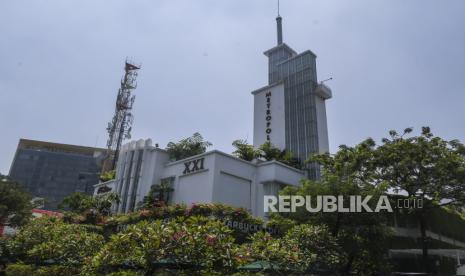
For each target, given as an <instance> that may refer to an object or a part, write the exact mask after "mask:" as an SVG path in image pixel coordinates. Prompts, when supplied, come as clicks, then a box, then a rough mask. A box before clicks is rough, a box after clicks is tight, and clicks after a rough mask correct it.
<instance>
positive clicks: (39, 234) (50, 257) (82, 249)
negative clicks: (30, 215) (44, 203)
mask: <svg viewBox="0 0 465 276" xmlns="http://www.w3.org/2000/svg"><path fill="white" fill-rule="evenodd" d="M103 244H104V238H103V236H101V235H99V234H96V233H93V232H90V231H88V230H87V229H86V227H85V226H83V225H79V224H68V223H65V222H63V220H61V219H58V218H54V217H42V218H36V219H34V220H31V221H30V222H29V223H28V224H26V225H24V226H23V227H21V228H20V229H19V231H18V233H17V234H16V235H15V236H13V238H12V239H11V240H9V241H8V244H7V246H8V248H9V250H10V252H11V254H12V255H13V257H14V258H15V259H18V260H22V261H24V262H27V263H32V264H36V265H39V266H40V265H50V264H53V266H59V268H61V269H59V270H61V271H63V272H65V271H66V272H67V273H64V275H74V273H76V274H77V273H78V272H79V271H80V267H81V266H82V265H84V263H85V262H86V261H87V260H88V258H90V257H91V256H93V255H94V254H96V252H97V251H98V250H99V249H100V248H101V247H102V246H103ZM40 275H50V274H40ZM53 275H56V274H53Z"/></svg>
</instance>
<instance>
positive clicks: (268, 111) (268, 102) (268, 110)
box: [265, 91, 271, 142]
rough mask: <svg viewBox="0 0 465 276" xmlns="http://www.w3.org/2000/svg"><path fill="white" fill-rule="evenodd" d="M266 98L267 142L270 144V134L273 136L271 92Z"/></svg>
mask: <svg viewBox="0 0 465 276" xmlns="http://www.w3.org/2000/svg"><path fill="white" fill-rule="evenodd" d="M265 97H266V114H265V120H266V128H265V132H266V141H268V142H270V141H271V139H270V134H271V91H269V92H267V93H266V94H265Z"/></svg>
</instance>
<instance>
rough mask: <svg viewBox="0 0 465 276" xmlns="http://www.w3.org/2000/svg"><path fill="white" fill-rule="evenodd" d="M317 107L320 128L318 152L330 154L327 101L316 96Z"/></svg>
mask: <svg viewBox="0 0 465 276" xmlns="http://www.w3.org/2000/svg"><path fill="white" fill-rule="evenodd" d="M315 107H316V118H317V127H318V151H319V153H326V152H329V140H328V120H327V119H326V104H325V100H324V99H322V98H320V97H319V96H315Z"/></svg>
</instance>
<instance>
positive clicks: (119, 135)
mask: <svg viewBox="0 0 465 276" xmlns="http://www.w3.org/2000/svg"><path fill="white" fill-rule="evenodd" d="M139 69H140V66H136V65H134V64H133V63H132V62H129V61H128V60H126V62H125V66H124V71H125V74H124V77H123V79H122V80H121V87H120V89H119V90H118V96H117V97H116V104H115V114H114V115H113V119H112V120H111V122H109V123H108V127H107V131H108V141H107V155H106V159H105V161H104V164H103V167H102V172H106V171H110V170H114V169H115V167H116V163H117V162H118V154H119V151H120V149H121V144H122V142H123V140H124V139H126V138H128V139H130V138H131V126H132V122H133V116H132V113H131V110H132V106H133V104H134V100H135V98H136V96H134V95H131V93H132V91H133V90H134V89H136V86H137V84H136V78H137V70H139Z"/></svg>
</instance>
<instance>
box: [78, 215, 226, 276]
mask: <svg viewBox="0 0 465 276" xmlns="http://www.w3.org/2000/svg"><path fill="white" fill-rule="evenodd" d="M234 247H235V245H234V238H232V236H231V230H230V229H229V228H227V227H226V226H225V225H224V224H223V223H222V222H220V221H214V220H210V219H208V218H205V217H197V216H196V217H190V218H188V219H184V218H178V219H176V220H172V221H168V222H163V221H161V220H156V221H152V222H148V221H142V222H139V223H137V224H135V225H131V226H129V227H128V228H127V229H126V230H125V231H123V232H121V233H118V234H117V235H115V236H113V237H112V238H111V240H110V242H108V243H107V244H106V245H105V246H104V247H103V248H102V249H101V250H100V252H99V253H98V254H97V255H96V256H95V257H94V258H93V260H92V262H90V263H89V264H88V266H87V268H86V271H89V273H91V274H93V275H94V274H97V273H102V274H104V273H110V272H112V271H113V270H114V269H115V268H116V269H118V268H122V267H123V265H124V264H131V266H134V267H137V268H141V269H143V270H145V271H146V272H148V273H156V272H157V269H158V268H159V267H160V266H161V265H162V264H166V263H172V264H174V265H175V266H177V267H179V268H182V267H186V268H191V269H194V270H197V269H205V268H216V269H219V270H225V271H227V270H228V269H231V268H232V267H233V266H234V262H235V259H234V258H233V256H234Z"/></svg>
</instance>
